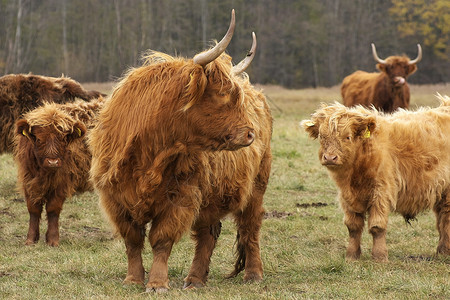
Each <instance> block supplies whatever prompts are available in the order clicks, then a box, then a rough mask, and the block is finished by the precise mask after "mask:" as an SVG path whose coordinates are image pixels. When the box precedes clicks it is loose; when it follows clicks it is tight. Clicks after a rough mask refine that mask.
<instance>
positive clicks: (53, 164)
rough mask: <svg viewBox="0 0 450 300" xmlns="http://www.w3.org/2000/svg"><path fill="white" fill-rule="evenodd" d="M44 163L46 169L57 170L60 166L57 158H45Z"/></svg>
mask: <svg viewBox="0 0 450 300" xmlns="http://www.w3.org/2000/svg"><path fill="white" fill-rule="evenodd" d="M45 163H46V165H47V166H48V167H51V168H57V167H59V166H60V165H61V162H60V160H59V159H58V158H46V159H45Z"/></svg>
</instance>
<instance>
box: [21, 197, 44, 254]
mask: <svg viewBox="0 0 450 300" xmlns="http://www.w3.org/2000/svg"><path fill="white" fill-rule="evenodd" d="M43 206H44V205H43V203H42V201H31V200H29V199H28V198H27V208H28V213H29V214H30V222H29V225H28V234H27V240H26V241H25V245H32V244H35V243H36V242H37V241H39V221H40V220H41V215H42V209H43Z"/></svg>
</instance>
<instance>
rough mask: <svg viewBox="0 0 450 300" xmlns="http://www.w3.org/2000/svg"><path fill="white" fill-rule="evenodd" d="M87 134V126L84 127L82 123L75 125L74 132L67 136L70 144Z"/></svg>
mask: <svg viewBox="0 0 450 300" xmlns="http://www.w3.org/2000/svg"><path fill="white" fill-rule="evenodd" d="M85 133H86V126H84V124H83V123H81V122H76V123H75V124H74V125H73V131H72V132H71V133H69V134H68V135H67V139H68V141H69V142H72V141H74V140H76V139H79V138H81V137H83V136H84V135H85Z"/></svg>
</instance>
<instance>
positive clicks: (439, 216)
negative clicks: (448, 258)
mask: <svg viewBox="0 0 450 300" xmlns="http://www.w3.org/2000/svg"><path fill="white" fill-rule="evenodd" d="M433 210H434V213H435V214H436V227H437V229H438V231H439V244H438V247H437V251H436V252H437V254H444V255H450V191H447V192H446V193H445V194H444V195H443V196H442V198H441V200H440V201H437V202H436V204H435V205H434V207H433Z"/></svg>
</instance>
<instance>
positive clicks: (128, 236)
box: [116, 219, 145, 285]
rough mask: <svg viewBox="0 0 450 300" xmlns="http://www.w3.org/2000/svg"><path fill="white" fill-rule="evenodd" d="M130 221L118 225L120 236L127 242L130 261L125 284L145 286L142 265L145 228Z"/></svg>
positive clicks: (122, 221)
mask: <svg viewBox="0 0 450 300" xmlns="http://www.w3.org/2000/svg"><path fill="white" fill-rule="evenodd" d="M129 220H130V219H128V220H121V221H120V222H118V223H116V225H117V227H118V228H119V232H120V234H121V235H122V237H123V238H124V240H125V247H126V253H127V259H128V270H127V276H126V277H125V279H124V283H137V284H142V285H143V284H144V279H145V278H144V277H145V270H144V265H143V263H142V249H143V248H144V241H145V226H139V225H137V224H135V223H133V222H131V221H129Z"/></svg>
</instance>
